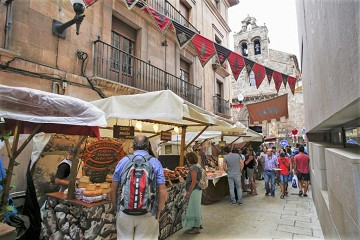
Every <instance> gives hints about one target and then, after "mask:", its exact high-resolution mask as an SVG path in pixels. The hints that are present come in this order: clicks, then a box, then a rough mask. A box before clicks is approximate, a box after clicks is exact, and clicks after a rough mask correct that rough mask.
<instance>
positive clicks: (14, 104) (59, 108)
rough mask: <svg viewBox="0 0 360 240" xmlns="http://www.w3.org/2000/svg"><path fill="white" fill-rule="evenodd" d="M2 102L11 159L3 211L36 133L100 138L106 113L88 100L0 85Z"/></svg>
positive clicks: (4, 133)
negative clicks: (22, 137) (18, 165)
mask: <svg viewBox="0 0 360 240" xmlns="http://www.w3.org/2000/svg"><path fill="white" fill-rule="evenodd" d="M0 103H1V104H0V117H2V118H3V119H4V120H3V122H2V123H1V133H2V136H3V137H4V138H3V141H4V142H5V146H6V150H7V154H8V159H5V160H6V161H8V164H7V165H8V166H7V172H8V173H10V174H8V175H7V177H6V181H5V184H4V189H3V192H2V198H1V209H6V208H4V207H3V206H5V205H6V204H7V199H8V196H9V190H10V184H11V179H12V177H13V175H12V172H13V169H14V167H15V165H16V160H18V161H19V159H18V157H19V156H20V153H22V151H23V150H24V149H25V147H26V146H27V145H28V144H29V143H30V142H31V141H32V139H34V138H35V137H36V136H37V135H36V134H37V133H39V132H61V133H66V134H76V135H78V136H80V135H82V136H96V137H98V136H99V130H98V127H97V126H99V125H104V124H106V121H105V118H104V113H103V112H102V111H101V110H99V109H98V108H96V107H94V106H93V105H91V104H89V103H87V102H85V101H82V100H80V99H77V98H73V97H69V96H62V95H58V94H52V93H48V92H43V91H39V90H35V89H29V88H18V87H8V86H5V85H0ZM22 133H28V135H27V138H26V140H25V141H24V142H23V143H22V144H21V145H19V138H20V134H22ZM10 136H12V139H13V140H12V141H10V140H9V139H10ZM83 139H84V138H83V137H80V138H78V140H79V141H78V144H80V142H81V141H83ZM75 145H77V144H75ZM40 153H41V151H40V152H33V154H32V155H31V158H32V160H33V161H35V160H36V159H37V158H38V156H39V154H40ZM75 156H76V154H75ZM30 167H31V165H30ZM24 173H25V172H24ZM15 177H16V176H15ZM24 184H25V183H24ZM24 209H25V210H26V211H30V210H31V209H34V211H35V212H36V211H38V210H39V206H38V207H37V208H36V205H34V204H31V205H29V207H26V208H24ZM35 214H37V213H34V215H35ZM38 214H40V213H38ZM4 215H5V212H3V211H2V212H1V215H0V217H1V219H2V218H3V217H4ZM34 215H33V214H30V222H31V224H33V223H34V221H35V220H34V219H33V218H34ZM34 229H37V227H36V226H31V227H30V230H34ZM30 236H35V234H32V235H30Z"/></svg>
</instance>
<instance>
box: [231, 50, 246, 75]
mask: <svg viewBox="0 0 360 240" xmlns="http://www.w3.org/2000/svg"><path fill="white" fill-rule="evenodd" d="M228 62H229V64H230V68H231V71H232V73H233V76H234V78H235V80H237V79H238V77H239V75H240V72H241V70H242V69H243V68H244V66H245V63H244V58H243V56H241V55H239V54H237V53H234V52H231V53H230V54H229V57H228Z"/></svg>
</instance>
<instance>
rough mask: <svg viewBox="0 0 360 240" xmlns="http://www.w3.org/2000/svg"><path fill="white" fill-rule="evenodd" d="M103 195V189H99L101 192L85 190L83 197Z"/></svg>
mask: <svg viewBox="0 0 360 240" xmlns="http://www.w3.org/2000/svg"><path fill="white" fill-rule="evenodd" d="M101 194H102V190H101V189H99V190H93V191H88V190H85V191H84V192H83V195H84V196H85V197H96V196H99V195H101Z"/></svg>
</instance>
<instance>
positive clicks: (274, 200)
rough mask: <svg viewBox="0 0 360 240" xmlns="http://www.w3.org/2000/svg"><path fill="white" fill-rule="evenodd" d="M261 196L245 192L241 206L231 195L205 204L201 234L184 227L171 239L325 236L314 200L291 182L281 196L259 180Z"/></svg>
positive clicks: (318, 237)
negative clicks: (285, 194)
mask: <svg viewBox="0 0 360 240" xmlns="http://www.w3.org/2000/svg"><path fill="white" fill-rule="evenodd" d="M257 185H258V193H259V195H257V196H250V195H249V194H248V193H244V203H243V205H241V206H238V205H230V204H229V198H228V197H227V198H225V199H224V200H222V201H221V202H218V203H216V204H213V205H208V206H202V210H203V218H204V219H203V226H204V229H202V230H201V233H200V234H186V233H185V229H181V230H180V231H178V232H176V233H175V234H173V235H172V236H170V237H169V238H168V239H170V240H176V239H324V237H323V234H322V231H321V227H320V224H319V221H318V218H317V214H316V210H315V207H314V203H313V200H312V195H311V191H310V193H309V196H308V197H299V196H298V195H297V193H298V190H292V189H291V187H290V186H289V190H290V191H289V196H288V197H285V199H280V187H279V186H276V192H275V194H276V196H275V197H271V196H265V189H264V181H257Z"/></svg>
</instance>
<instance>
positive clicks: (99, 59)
mask: <svg viewBox="0 0 360 240" xmlns="http://www.w3.org/2000/svg"><path fill="white" fill-rule="evenodd" d="M94 76H95V77H100V78H104V79H107V80H111V81H114V82H117V83H120V84H123V85H127V86H131V87H134V88H138V89H142V90H144V91H147V92H152V91H159V90H171V91H173V92H174V93H175V94H177V95H178V96H180V97H182V98H183V99H185V100H186V101H188V102H190V103H193V104H195V105H197V106H200V104H201V100H202V99H201V96H202V94H201V92H202V89H201V88H200V87H197V86H195V85H193V84H191V83H189V82H187V81H184V80H182V79H180V78H178V77H176V76H174V75H172V74H170V73H168V72H165V71H163V70H161V69H160V68H157V67H155V66H153V65H151V64H149V63H147V62H145V61H143V60H141V59H139V58H137V57H135V56H133V55H130V54H128V53H126V52H124V51H122V50H120V49H118V48H115V47H113V46H111V45H109V44H107V43H105V42H103V41H101V40H97V41H95V42H94Z"/></svg>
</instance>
